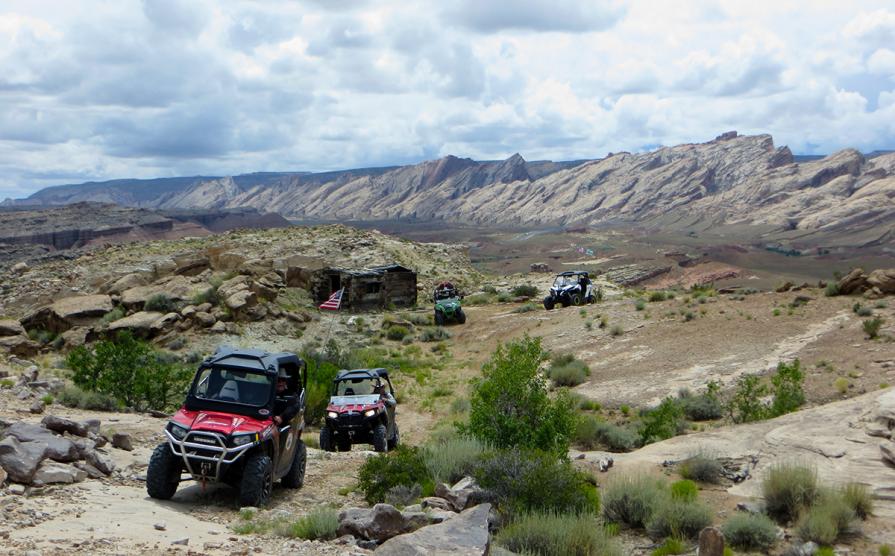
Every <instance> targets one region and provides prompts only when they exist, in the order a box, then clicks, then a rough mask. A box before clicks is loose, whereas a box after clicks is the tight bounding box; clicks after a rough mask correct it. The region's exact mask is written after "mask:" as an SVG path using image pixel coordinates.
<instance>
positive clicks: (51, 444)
mask: <svg viewBox="0 0 895 556" xmlns="http://www.w3.org/2000/svg"><path fill="white" fill-rule="evenodd" d="M6 435H7V437H10V436H11V437H14V438H15V439H16V440H18V441H19V442H22V443H30V442H40V443H43V444H45V445H46V451H45V455H46V457H48V458H50V459H53V460H56V461H62V462H69V461H76V460H77V459H78V458H79V457H80V455H79V454H78V447H77V446H75V443H74V442H72V441H71V440H69V439H67V438H64V437H62V436H57V435H55V434H53V433H52V432H50V431H49V430H47V429H45V428H43V427H40V426H38V425H32V424H30V423H21V422H20V423H13V424H12V425H10V426H9V428H7V429H6Z"/></svg>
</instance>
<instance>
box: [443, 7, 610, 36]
mask: <svg viewBox="0 0 895 556" xmlns="http://www.w3.org/2000/svg"><path fill="white" fill-rule="evenodd" d="M451 4H452V5H451V6H450V7H449V8H448V9H446V10H445V16H446V18H447V20H448V21H450V22H452V23H455V24H457V25H460V26H462V27H466V28H468V29H472V30H474V31H477V32H480V33H494V32H497V31H506V30H526V31H570V32H575V33H581V32H586V31H602V30H604V29H608V28H609V27H612V26H613V25H614V24H615V23H616V22H617V21H618V20H619V19H620V18H621V17H622V16H623V14H624V9H623V8H622V7H621V6H620V5H619V4H618V3H617V2H612V1H606V0H593V1H590V2H580V1H577V0H529V1H526V2H504V1H494V2H482V1H480V0H461V1H456V2H452V3H451Z"/></svg>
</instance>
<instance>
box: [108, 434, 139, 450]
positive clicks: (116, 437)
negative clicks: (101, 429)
mask: <svg viewBox="0 0 895 556" xmlns="http://www.w3.org/2000/svg"><path fill="white" fill-rule="evenodd" d="M112 447H113V448H118V449H120V450H126V451H128V452H133V451H134V443H133V440H131V435H129V434H127V433H126V432H116V433H115V434H113V435H112Z"/></svg>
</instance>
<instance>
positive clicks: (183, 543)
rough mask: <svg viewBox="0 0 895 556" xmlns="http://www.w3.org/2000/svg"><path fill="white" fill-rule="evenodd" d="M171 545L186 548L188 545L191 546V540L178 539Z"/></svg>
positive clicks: (187, 538)
mask: <svg viewBox="0 0 895 556" xmlns="http://www.w3.org/2000/svg"><path fill="white" fill-rule="evenodd" d="M171 544H176V545H180V546H186V545H188V544H190V538H189V537H184V538H182V539H176V540H173V541H171Z"/></svg>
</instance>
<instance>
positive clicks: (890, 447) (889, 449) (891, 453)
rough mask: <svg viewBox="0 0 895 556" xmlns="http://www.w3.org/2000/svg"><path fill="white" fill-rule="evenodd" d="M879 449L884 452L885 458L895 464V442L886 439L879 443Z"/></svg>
mask: <svg viewBox="0 0 895 556" xmlns="http://www.w3.org/2000/svg"><path fill="white" fill-rule="evenodd" d="M879 451H880V453H882V456H883V459H884V460H886V461H887V462H889V463H890V464H892V465H895V442H892V441H890V440H885V441H883V442H880V443H879Z"/></svg>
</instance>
